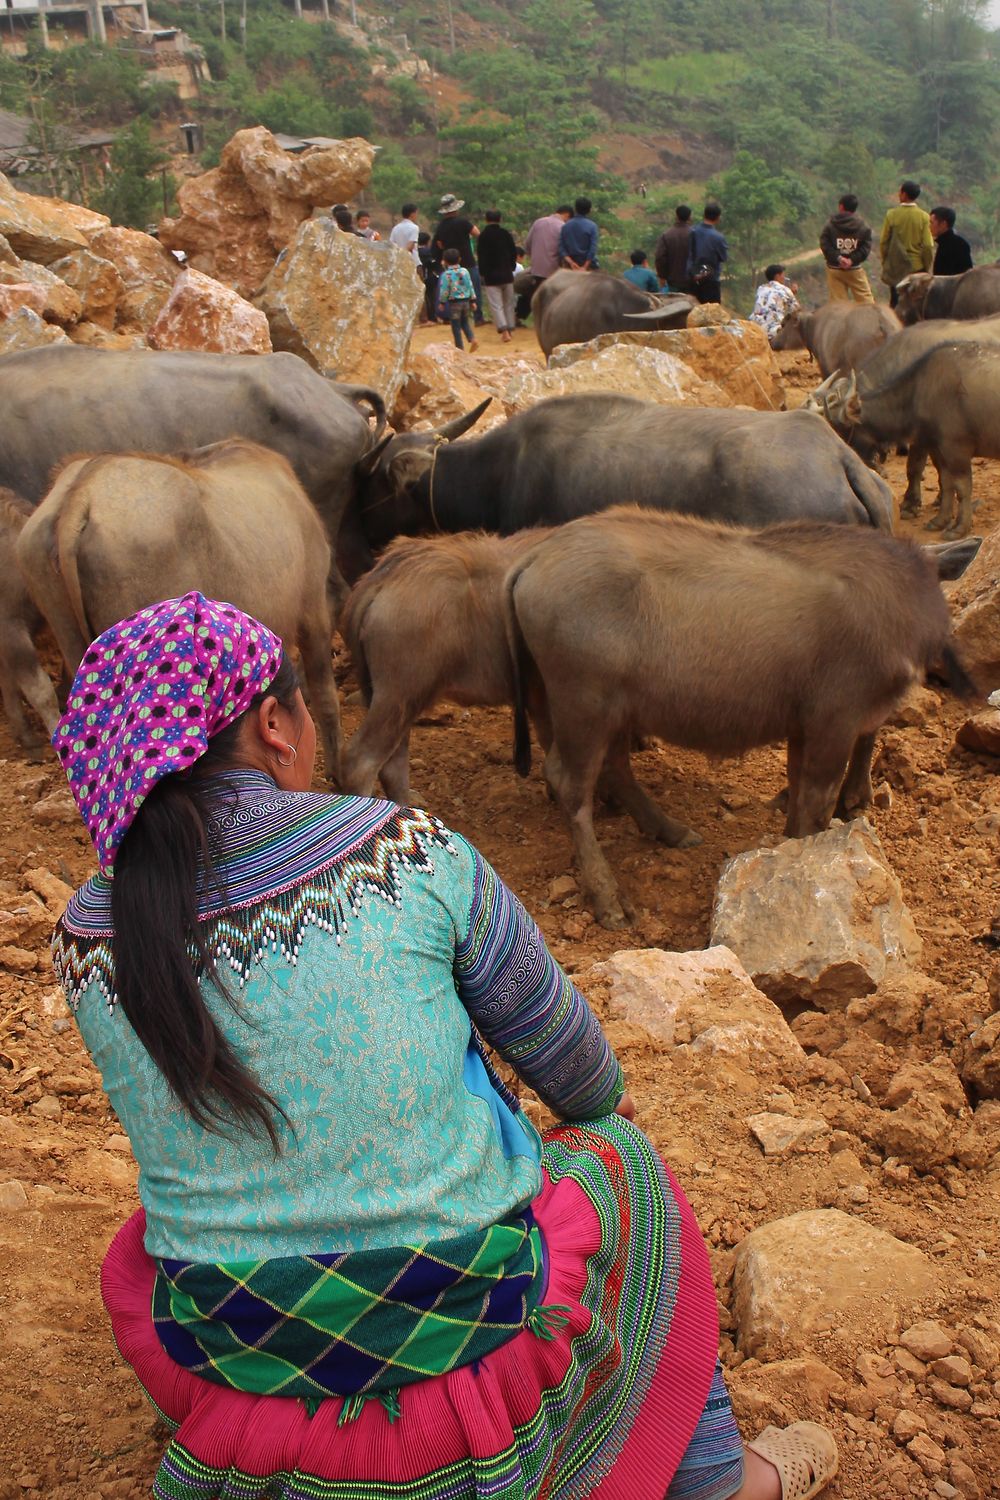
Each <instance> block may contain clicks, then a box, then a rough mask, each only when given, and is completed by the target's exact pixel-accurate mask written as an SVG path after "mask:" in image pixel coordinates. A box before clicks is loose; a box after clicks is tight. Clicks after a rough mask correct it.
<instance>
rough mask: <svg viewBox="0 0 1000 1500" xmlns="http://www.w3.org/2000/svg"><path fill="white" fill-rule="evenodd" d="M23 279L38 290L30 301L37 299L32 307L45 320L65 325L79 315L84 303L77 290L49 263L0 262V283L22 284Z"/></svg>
mask: <svg viewBox="0 0 1000 1500" xmlns="http://www.w3.org/2000/svg"><path fill="white" fill-rule="evenodd" d="M57 264H58V263H57ZM25 283H27V284H28V285H30V286H33V287H34V288H35V289H36V291H37V292H38V299H32V302H31V305H32V306H33V307H35V305H36V300H40V305H39V306H37V307H35V310H36V311H37V312H38V313H39V314H40V315H41V316H42V317H43V318H44V319H45V320H46V322H48V323H61V324H62V325H63V326H64V327H68V326H69V325H70V324H72V323H75V322H76V321H77V320H78V318H79V317H80V314H81V313H82V311H83V303H82V302H81V300H80V298H79V296H78V294H77V293H76V292H75V291H74V290H73V288H72V287H70V286H67V285H66V283H65V281H63V280H62V279H61V278H60V277H59V276H58V275H56V274H55V273H54V272H53V271H52V270H50V269H49V267H48V266H36V265H34V264H33V262H32V261H30V260H21V261H17V262H16V263H15V264H14V265H11V264H9V263H5V264H3V265H0V287H3V286H23V285H24V284H25Z"/></svg>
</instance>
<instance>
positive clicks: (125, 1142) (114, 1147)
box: [104, 1135, 132, 1151]
mask: <svg viewBox="0 0 1000 1500" xmlns="http://www.w3.org/2000/svg"><path fill="white" fill-rule="evenodd" d="M104 1149H105V1151H131V1150H132V1142H131V1141H130V1140H129V1138H128V1136H127V1135H109V1136H108V1138H107V1140H106V1141H105V1142H104Z"/></svg>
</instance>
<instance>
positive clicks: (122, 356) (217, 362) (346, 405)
mask: <svg viewBox="0 0 1000 1500" xmlns="http://www.w3.org/2000/svg"><path fill="white" fill-rule="evenodd" d="M0 413H2V417H0V484H6V485H9V486H10V487H11V489H13V490H15V491H16V492H17V494H19V495H21V496H23V498H24V499H25V500H27V501H28V502H29V503H31V504H33V505H34V504H37V503H38V501H39V500H41V498H42V496H43V495H44V494H45V493H46V491H47V490H48V487H49V476H50V474H51V472H52V469H53V467H54V466H56V465H58V464H59V463H62V462H63V461H65V460H66V459H67V458H71V457H73V456H74V455H75V454H79V453H136V452H142V453H180V452H182V451H186V450H188V449H191V448H199V447H202V446H204V445H205V444H207V443H215V442H220V441H222V439H224V438H229V437H244V438H250V439H251V440H252V441H254V442H257V443H261V444H263V445H264V447H266V448H272V449H273V450H274V451H275V452H276V453H280V454H282V455H283V456H284V457H285V458H286V459H287V460H288V462H289V463H290V464H291V466H292V468H293V469H294V470H295V473H296V474H297V476H298V478H299V482H300V483H301V485H302V487H303V488H304V489H305V491H306V493H307V495H308V496H309V498H310V500H311V501H312V502H313V504H314V505H315V506H316V509H317V511H318V512H319V514H320V516H321V517H322V520H323V523H324V525H325V527H326V531H327V536H328V537H329V539H330V543H331V546H336V545H337V543H338V539H339V540H340V543H341V547H342V548H343V557H344V562H343V565H344V567H345V568H346V569H347V571H348V572H349V573H352V574H353V575H354V576H356V574H357V572H360V571H361V568H362V566H364V561H363V560H361V561H355V560H354V557H353V554H352V551H351V543H352V541H353V540H355V539H354V538H353V537H352V535H351V533H350V530H349V523H348V527H347V528H345V535H344V536H343V537H340V531H341V522H342V520H343V518H344V515H345V510H346V509H347V507H348V506H349V503H350V500H351V498H352V496H353V493H354V485H355V475H356V470H355V465H356V463H357V460H358V459H359V458H360V457H361V456H362V454H363V453H365V452H366V451H367V450H368V448H369V447H370V446H371V444H372V443H373V441H374V440H375V438H376V437H377V436H378V435H379V434H380V433H381V429H382V427H384V425H385V406H384V403H383V401H382V398H381V396H379V394H378V392H377V391H373V390H369V389H368V388H367V387H365V386H353V385H344V386H338V385H337V384H335V382H334V381H332V380H326V379H324V377H323V376H322V375H318V374H317V373H316V371H315V370H312V369H310V367H309V366H308V365H307V364H306V363H305V362H304V360H301V359H299V358H298V357H297V356H296V355H294V354H255V355H253V356H249V355H246V354H203V353H197V352H190V353H174V352H164V351H161V350H139V351H135V350H126V351H124V352H122V353H116V354H113V355H112V354H109V353H108V352H107V351H106V350H102V349H85V348H81V347H78V346H77V345H74V344H67V345H56V346H53V347H49V348H46V349H29V350H26V351H24V352H22V353H20V354H8V355H5V356H4V357H3V358H2V359H0ZM369 413H374V415H375V418H376V430H375V433H374V434H373V432H372V429H371V428H370V426H369V423H368V414H369ZM368 560H369V561H370V559H368ZM330 583H331V587H332V588H333V590H334V592H335V594H336V595H337V597H338V600H342V599H343V598H345V597H346V595H347V587H346V585H345V583H344V579H343V576H342V574H341V572H340V569H339V568H338V566H337V564H336V562H335V561H333V562H332V563H331V574H330Z"/></svg>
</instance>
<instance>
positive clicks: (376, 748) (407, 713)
mask: <svg viewBox="0 0 1000 1500" xmlns="http://www.w3.org/2000/svg"><path fill="white" fill-rule="evenodd" d="M416 717H417V715H416V712H414V711H413V705H412V704H406V703H401V702H400V701H399V699H398V698H393V697H391V696H390V695H388V694H386V693H384V692H383V693H379V692H378V690H377V689H376V692H375V696H374V697H373V698H372V701H371V704H370V706H369V708H368V712H367V714H366V715H365V717H364V721H363V723H362V724H361V727H360V729H358V731H357V733H356V734H354V735H353V736H352V738H351V741H350V744H349V745H348V746H347V749H346V751H345V752H344V774H343V780H342V783H341V784H342V786H343V788H344V791H345V792H351V793H352V794H353V795H354V796H357V797H370V796H371V794H372V792H373V791H374V790H375V782H376V780H377V779H378V777H379V775H381V776H382V778H383V779H382V785H383V786H384V787H385V790H386V795H387V796H388V797H390V798H391V800H392V801H393V802H399V801H402V802H406V800H407V798H408V797H409V789H410V788H409V783H410V769H409V733H410V725H411V724H412V723H413V720H414V719H415V718H416ZM401 743H402V746H403V752H404V756H405V760H404V761H403V762H402V763H401V762H400V760H399V758H398V747H399V746H400V744H401ZM386 775H388V777H389V781H391V782H392V790H391V791H390V789H389V781H387V780H386V779H385V778H386Z"/></svg>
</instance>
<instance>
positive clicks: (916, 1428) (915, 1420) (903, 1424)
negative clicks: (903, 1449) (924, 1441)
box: [892, 1409, 927, 1446]
mask: <svg viewBox="0 0 1000 1500" xmlns="http://www.w3.org/2000/svg"><path fill="white" fill-rule="evenodd" d="M926 1431H927V1423H926V1422H925V1421H924V1419H923V1417H921V1416H918V1415H917V1413H916V1412H915V1411H907V1410H906V1409H904V1410H903V1411H901V1412H899V1413H898V1415H897V1416H896V1419H895V1421H894V1422H893V1424H892V1435H893V1437H894V1438H895V1439H896V1442H897V1443H902V1444H903V1445H904V1446H905V1445H906V1444H907V1443H912V1441H913V1439H914V1438H915V1437H917V1436H918V1435H919V1434H920V1433H921V1432H926Z"/></svg>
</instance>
